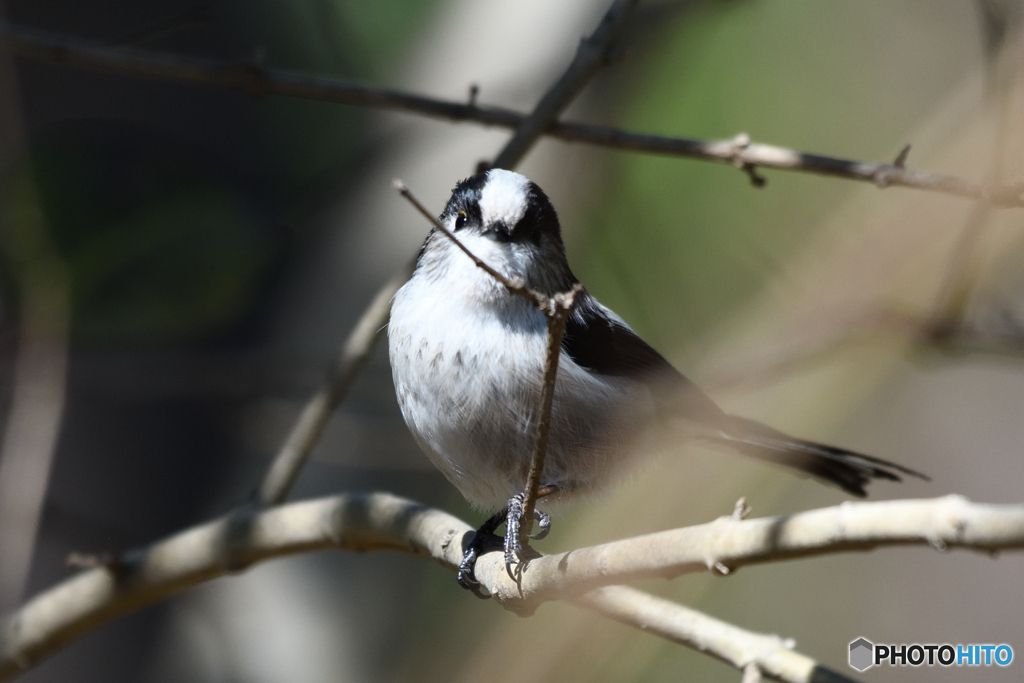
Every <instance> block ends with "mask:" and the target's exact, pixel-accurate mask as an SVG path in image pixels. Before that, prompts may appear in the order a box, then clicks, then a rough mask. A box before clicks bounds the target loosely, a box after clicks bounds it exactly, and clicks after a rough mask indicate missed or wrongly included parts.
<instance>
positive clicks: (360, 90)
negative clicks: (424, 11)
mask: <svg viewBox="0 0 1024 683" xmlns="http://www.w3.org/2000/svg"><path fill="white" fill-rule="evenodd" d="M0 48H6V49H9V50H11V51H12V52H14V53H16V54H18V55H21V56H24V57H29V58H32V59H37V60H40V61H45V62H50V63H53V64H60V65H66V66H74V67H81V68H87V69H95V70H99V71H106V72H110V73H119V74H125V75H135V76H143V77H148V78H157V79H162V80H168V81H173V82H176V83H188V84H192V85H205V86H210V87H216V88H226V89H229V90H237V91H240V92H243V93H246V94H249V95H252V96H256V97H258V96H265V95H281V96H286V97H296V98H301V99H310V100H318V101H323V102H334V103H337V104H347V105H352V106H359V107H378V108H382V109H392V110H398V111H405V112H409V113H412V114H418V115H421V116H429V117H433V118H440V119H447V120H450V121H473V122H476V123H480V124H483V125H487V126H501V127H504V128H512V129H517V128H518V127H519V126H520V125H522V123H523V121H524V120H525V119H526V116H525V115H523V114H521V113H519V112H514V111H511V110H508V109H502V108H498V107H479V106H476V104H475V103H469V104H467V103H464V102H452V101H447V100H440V99H435V98H431V97H423V96H420V95H413V94H410V93H404V92H400V91H397V90H391V89H387V88H375V87H370V86H366V85H360V84H355V83H349V82H344V81H339V80H336V79H329V78H318V77H315V76H308V75H304V74H297V73H293V72H288V71H282V70H272V69H264V68H261V67H258V66H255V65H252V64H248V65H247V64H230V63H225V62H218V61H214V60H205V59H197V58H192V57H183V56H179V55H172V54H167V53H161V52H154V51H149V50H136V49H130V48H120V47H107V46H97V45H96V44H94V43H89V42H86V41H82V40H77V39H74V38H68V37H65V36H55V35H53V34H51V33H45V32H41V31H35V30H32V29H27V28H24V27H20V26H14V25H12V24H10V23H2V22H0ZM543 134H544V135H548V136H552V137H556V138H558V139H560V140H564V141H566V142H582V143H586V144H590V145H595V146H599V147H607V148H611V149H619V150H624V151H632V152H643V153H647V154H659V155H663V156H674V157H685V158H690V159H700V160H704V161H715V162H719V163H726V164H732V165H735V166H738V167H739V168H741V169H744V170H745V171H746V172H747V173H748V174H749V173H750V172H751V170H755V169H756V168H758V167H765V168H776V169H780V170H786V171H801V172H806V173H814V174H818V175H826V176H832V177H836V178H846V179H849V180H859V181H864V182H869V183H872V184H874V185H876V186H878V187H895V186H900V187H910V188H915V189H918V190H926V191H929V192H937V193H941V194H948V195H954V196H959V197H967V198H970V199H978V200H981V201H984V202H987V203H988V204H990V205H992V206H994V207H1002V208H1007V207H1022V206H1024V183H1020V182H1018V183H1011V184H1009V185H984V184H981V183H976V182H973V181H970V180H964V179H963V178H957V177H955V176H949V175H943V174H939V173H928V172H924V171H914V170H911V169H907V168H902V167H900V166H897V165H895V164H889V163H874V162H867V161H856V160H851V159H840V158H836V157H827V156H822V155H819V154H808V153H804V152H798V151H796V150H792V149H787V148H784V147H775V146H772V145H763V144H758V143H754V142H750V141H749V139H747V138H746V137H745V136H739V137H738V138H734V139H732V140H692V139H687V138H672V137H665V136H660V135H647V134H643V133H632V132H629V131H624V130H620V129H617V128H609V127H606V126H592V125H588V124H582V123H568V122H553V123H551V124H550V125H549V126H548V127H547V128H545V129H544V131H543ZM737 139H739V140H741V141H743V140H745V141H746V142H745V144H742V145H738V144H737Z"/></svg>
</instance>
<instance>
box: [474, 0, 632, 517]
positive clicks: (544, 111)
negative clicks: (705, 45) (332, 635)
mask: <svg viewBox="0 0 1024 683" xmlns="http://www.w3.org/2000/svg"><path fill="white" fill-rule="evenodd" d="M637 1H638V0H615V1H614V2H613V3H612V5H611V7H609V8H608V11H607V12H606V13H605V15H604V18H603V19H601V23H600V24H598V26H597V28H596V29H594V32H593V33H592V34H591V35H590V37H588V38H585V39H583V40H581V41H580V45H579V48H578V49H577V50H576V56H575V57H573V60H572V62H571V63H570V64H569V67H568V68H567V69H566V70H565V71H564V72H563V73H562V76H561V78H559V79H558V81H556V82H555V84H554V85H553V86H552V87H551V88H550V89H549V90H548V91H547V92H546V93H545V94H544V97H542V98H541V100H540V102H538V103H537V106H536V107H535V108H534V110H533V112H532V113H531V114H530V115H529V116H528V117H526V118H525V119H524V120H523V122H522V123H520V124H519V126H518V127H517V128H516V132H515V135H513V136H512V139H511V140H509V141H508V143H507V144H506V145H505V148H504V149H502V150H501V153H500V154H499V155H498V157H497V158H496V159H495V160H494V163H493V164H492V165H493V166H494V167H495V168H514V167H515V166H516V165H517V164H518V163H519V162H520V161H521V160H522V158H523V157H524V156H526V152H527V151H529V149H530V148H531V147H533V144H534V143H535V142H536V141H537V138H539V137H540V136H541V134H542V133H543V132H544V130H545V129H546V128H547V127H548V126H549V125H551V123H552V122H553V121H554V120H555V119H556V118H558V116H559V114H561V113H562V111H564V110H565V108H566V107H567V106H569V104H571V103H572V101H573V100H574V99H576V96H577V95H579V93H580V91H581V90H583V86H585V85H586V84H587V81H589V80H590V78H591V77H592V76H593V75H594V74H595V73H597V71H598V69H600V68H601V67H602V66H604V65H605V64H607V63H608V57H609V55H610V53H611V51H612V48H613V44H614V42H615V40H616V39H617V38H618V36H619V35H620V34H621V33H622V27H623V25H624V24H625V23H626V17H627V16H628V15H629V13H630V10H632V9H633V8H634V7H635V6H636V4H637ZM531 514H532V511H531Z"/></svg>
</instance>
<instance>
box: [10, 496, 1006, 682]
mask: <svg viewBox="0 0 1024 683" xmlns="http://www.w3.org/2000/svg"><path fill="white" fill-rule="evenodd" d="M907 502H912V501H907ZM868 505H871V504H868ZM874 505H884V503H883V504H878V503H876V504H874ZM974 507H977V508H992V509H994V510H996V509H997V508H996V506H974ZM998 509H1004V510H1003V512H1001V513H1000V512H995V513H994V514H993V518H992V523H993V524H998V523H999V522H1003V523H1005V522H1006V521H1007V520H1008V519H1016V517H1019V516H1021V515H1024V511H1021V509H1020V506H1016V508H1012V509H1011V506H1000V508H998ZM1015 515H1016V517H1015ZM471 531H472V529H471V527H470V526H469V525H468V524H466V523H465V522H463V521H461V520H459V519H457V518H455V517H453V516H451V515H449V514H448V513H446V512H443V511H440V510H436V509H432V508H429V507H426V506H423V505H420V504H418V503H415V502H413V501H409V500H406V499H403V498H399V497H397V496H394V495H391V494H388V493H362V494H356V493H350V494H342V495H338V496H332V497H329V498H321V499H318V500H311V501H304V502H300V503H291V504H287V505H281V506H277V507H273V508H270V509H264V510H260V509H257V508H247V509H242V510H237V511H235V512H234V513H232V514H230V515H227V516H225V517H221V518H219V519H216V520H213V521H211V522H207V523H205V524H202V525H199V526H196V527H192V528H190V529H186V530H185V531H182V532H179V533H177V534H175V535H174V536H171V537H169V538H167V539H164V540H162V541H159V542H157V543H154V544H152V545H150V546H147V547H143V548H138V549H136V550H132V551H129V552H127V553H124V554H123V555H121V556H120V557H119V558H117V561H116V562H110V563H105V564H103V565H102V566H98V567H96V568H92V569H87V570H85V571H82V572H79V573H78V574H76V575H75V576H73V577H71V578H69V579H67V580H65V581H63V582H62V583H59V584H57V585H56V586H54V587H52V588H50V589H48V590H46V591H44V592H42V593H40V594H38V595H36V596H35V597H34V598H32V599H31V600H29V601H28V602H27V603H26V604H25V605H24V606H22V608H21V609H20V610H19V611H18V612H16V613H15V614H13V615H10V616H9V617H8V618H7V619H6V620H5V621H4V622H3V623H2V624H0V681H4V680H9V679H10V678H12V677H14V676H16V675H18V674H19V673H20V672H22V671H24V670H25V669H28V668H29V667H31V666H34V665H35V664H37V663H39V662H40V661H42V660H43V659H45V658H46V657H48V656H50V655H52V654H54V653H55V652H57V651H59V650H60V649H62V648H63V647H65V646H66V645H68V644H70V643H71V642H72V641H74V640H76V639H77V638H79V637H81V636H83V635H85V634H87V633H89V632H91V631H94V630H96V629H97V628H99V627H100V626H101V625H103V624H105V623H107V622H109V621H112V620H113V619H116V618H118V617H120V616H123V615H126V614H129V613H131V612H135V611H138V610H140V609H142V608H144V607H146V606H149V605H152V604H154V603H156V602H159V601H161V600H163V599H165V598H167V597H168V596H170V595H173V594H175V593H179V592H181V591H183V590H185V589H188V588H191V587H194V586H197V585H199V584H201V583H204V582H206V581H210V580H212V579H214V578H217V577H219V576H224V575H226V574H234V573H238V572H240V571H243V570H245V569H246V568H248V567H251V566H252V565H254V564H257V563H259V562H263V561H265V560H269V559H273V558H277V557H283V556H286V555H294V554H299V553H307V552H312V551H316V550H326V549H343V550H354V551H361V552H363V551H375V550H397V551H399V552H406V553H411V554H414V555H419V556H422V557H429V558H432V559H434V560H435V561H437V562H439V563H441V564H442V565H444V566H445V567H447V568H449V569H452V570H454V569H456V568H457V567H458V565H459V563H460V562H461V561H462V542H461V541H462V539H463V538H464V537H466V535H467V534H469V533H471ZM731 533H735V532H734V531H731V532H727V535H728V534H731ZM499 554H500V553H491V554H490V555H485V556H484V557H483V558H481V561H480V564H478V568H477V574H476V575H477V578H478V579H479V580H480V582H481V583H482V585H483V586H484V587H485V588H486V589H487V590H488V591H490V592H491V593H492V594H495V595H509V596H511V595H512V594H513V593H514V584H513V583H512V581H511V579H509V578H508V576H506V574H505V570H504V565H503V564H502V562H501V561H500V560H496V561H489V560H491V558H495V557H496V556H497V555H499ZM532 566H533V565H531V571H530V573H532ZM571 599H572V601H574V602H575V603H576V604H579V605H582V606H585V607H587V608H588V609H592V610H595V611H597V612H599V613H600V614H603V615H605V616H607V617H610V618H612V619H615V620H617V621H620V622H623V623H626V624H630V625H632V626H635V627H637V628H640V629H643V630H645V631H648V632H651V633H654V634H655V635H658V636H660V637H662V638H666V639H668V640H671V641H673V642H676V643H681V644H684V645H687V646H689V647H693V648H696V649H699V650H700V651H702V652H706V653H708V654H711V655H713V656H715V657H717V658H719V659H721V660H723V661H725V662H728V663H730V664H732V665H733V666H735V667H737V668H738V669H741V670H742V669H743V668H744V667H745V666H747V665H748V664H750V663H751V662H754V663H755V664H756V665H757V666H758V668H759V669H760V670H761V671H762V672H763V673H764V674H765V675H766V676H769V677H772V678H776V679H778V680H782V681H792V682H793V683H797V682H799V683H808V682H809V681H811V680H812V679H814V678H813V676H814V672H815V671H821V670H822V667H820V666H819V665H817V664H816V663H815V662H814V661H813V660H811V659H809V658H807V657H805V656H803V655H800V654H797V653H795V652H793V651H792V649H791V644H790V643H786V642H784V641H781V640H779V639H778V638H776V637H773V636H764V635H760V634H755V633H750V632H749V631H745V630H743V629H740V628H738V627H736V626H732V625H730V624H726V623H723V622H721V621H718V620H716V619H712V618H711V617H708V616H706V615H703V614H701V613H699V612H696V611H694V610H691V609H688V608H685V607H681V606H679V605H675V604H673V603H671V602H668V601H665V600H662V599H659V598H653V597H651V596H648V595H645V594H644V593H641V592H640V591H636V590H633V589H629V588H620V587H608V588H603V589H599V590H597V591H593V592H590V593H584V594H582V595H580V594H576V596H575V597H573V598H571ZM502 604H503V605H504V606H505V607H506V608H508V609H512V610H515V611H517V612H520V613H530V612H532V611H533V610H534V609H535V608H536V603H534V602H531V601H529V600H528V599H527V600H523V599H517V598H514V597H509V599H507V600H504V601H502ZM829 673H834V672H829ZM815 680H816V679H815ZM836 680H842V679H836Z"/></svg>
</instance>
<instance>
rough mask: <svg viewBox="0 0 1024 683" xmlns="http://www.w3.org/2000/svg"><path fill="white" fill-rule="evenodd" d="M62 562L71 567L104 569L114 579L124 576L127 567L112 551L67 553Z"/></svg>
mask: <svg viewBox="0 0 1024 683" xmlns="http://www.w3.org/2000/svg"><path fill="white" fill-rule="evenodd" d="M64 564H65V565H66V566H68V567H71V568H73V569H98V568H102V569H106V570H107V571H108V572H110V573H111V574H112V575H113V576H114V578H115V579H120V578H122V577H123V576H124V574H125V571H126V570H127V567H126V566H125V564H124V561H123V560H122V559H121V556H120V555H116V554H114V553H109V552H107V553H79V552H72V553H69V554H68V556H67V558H66V559H65V560H64Z"/></svg>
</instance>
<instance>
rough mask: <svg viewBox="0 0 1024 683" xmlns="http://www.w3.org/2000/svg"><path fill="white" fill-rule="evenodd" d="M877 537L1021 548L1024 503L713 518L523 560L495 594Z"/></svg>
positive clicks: (807, 552) (731, 566)
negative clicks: (510, 586) (509, 583)
mask: <svg viewBox="0 0 1024 683" xmlns="http://www.w3.org/2000/svg"><path fill="white" fill-rule="evenodd" d="M887 545H931V546H932V547H934V548H936V549H939V550H945V549H947V548H956V547H961V548H970V549H973V550H980V551H983V552H997V551H1000V550H1018V549H1021V548H1024V505H983V504H977V503H971V502H970V501H968V500H967V499H966V498H963V497H962V496H946V497H944V498H935V499H932V500H895V501H881V502H870V503H869V502H863V503H861V502H858V503H853V502H847V503H843V504H841V505H838V506H836V507H829V508H822V509H820V510H811V511H808V512H800V513H797V514H794V515H789V516H785V517H767V518H763V519H752V520H746V521H740V520H737V519H735V518H734V517H722V518H719V519H716V520H715V521H713V522H710V523H708V524H702V525H699V526H693V527H685V528H681V529H673V530H670V531H662V532H658V533H654V534H648V535H646V536H637V537H635V538H630V539H625V540H621V541H614V542H612V543H606V544H603V545H598V546H592V547H589V548H580V549H579V550H571V551H569V552H567V553H561V554H558V555H548V556H546V557H542V558H539V559H536V560H533V561H531V562H530V564H529V566H528V567H527V568H526V570H525V571H523V573H522V577H521V583H520V585H519V586H515V587H514V590H512V591H510V592H509V593H500V594H498V595H496V596H495V597H496V598H498V599H499V600H515V601H522V600H524V599H525V600H526V601H528V602H531V603H535V604H536V603H539V602H542V601H544V600H550V599H557V598H564V597H565V596H566V595H567V594H571V593H581V592H584V591H587V590H592V589H594V588H597V587H599V586H608V585H617V584H624V583H629V582H631V581H636V580H639V579H643V578H651V577H662V578H672V577H674V576H679V575H680V574H687V573H692V572H703V571H713V572H716V573H718V574H728V573H729V572H730V571H732V570H735V569H737V568H739V567H742V566H745V565H749V564H758V563H764V562H774V561H778V560H787V559H793V558H797V557H807V556H811V555H824V554H827V553H837V552H847V551H864V550H872V549H874V548H878V547H881V546H887ZM485 559H486V558H485ZM483 562H484V561H483V560H482V561H481V563H483ZM478 566H479V565H478ZM499 588H500V589H503V588H504V585H500V586H499Z"/></svg>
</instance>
